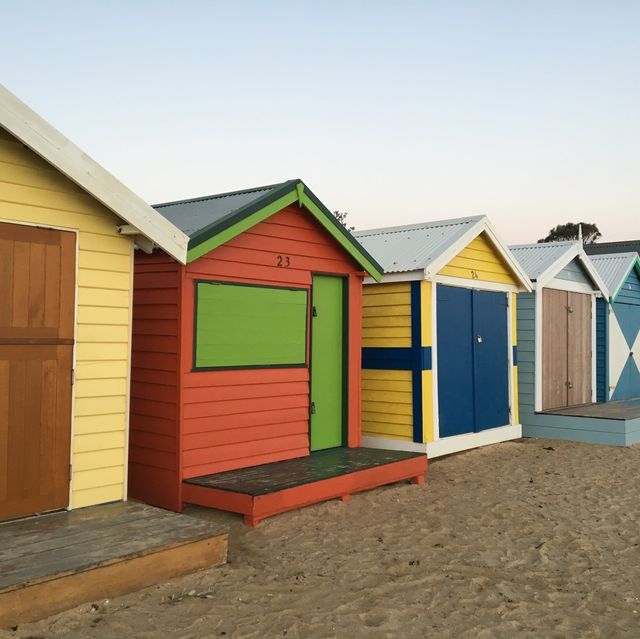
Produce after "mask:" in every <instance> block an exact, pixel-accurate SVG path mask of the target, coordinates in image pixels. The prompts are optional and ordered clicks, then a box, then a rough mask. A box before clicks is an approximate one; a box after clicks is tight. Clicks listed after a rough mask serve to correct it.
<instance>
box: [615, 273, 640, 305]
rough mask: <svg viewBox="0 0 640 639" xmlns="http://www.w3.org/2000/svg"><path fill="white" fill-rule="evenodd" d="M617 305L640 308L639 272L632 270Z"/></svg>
mask: <svg viewBox="0 0 640 639" xmlns="http://www.w3.org/2000/svg"><path fill="white" fill-rule="evenodd" d="M615 303H616V304H632V305H633V306H640V277H639V276H638V271H637V270H636V269H635V268H634V269H632V270H631V272H630V273H629V275H628V276H627V279H626V280H625V281H624V284H623V285H622V287H621V288H620V291H619V293H618V295H617V296H616V302H615Z"/></svg>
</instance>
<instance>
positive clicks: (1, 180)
mask: <svg viewBox="0 0 640 639" xmlns="http://www.w3.org/2000/svg"><path fill="white" fill-rule="evenodd" d="M0 220H2V221H7V222H17V223H20V222H24V223H29V224H39V225H42V226H53V227H56V228H61V229H68V230H73V231H76V232H77V233H78V249H79V250H78V253H77V269H78V270H77V322H76V346H75V357H76V365H75V367H76V383H75V388H74V406H73V440H72V457H71V462H72V480H71V490H72V492H71V501H70V507H71V508H78V507H81V506H89V505H93V504H99V503H104V502H109V501H116V500H120V499H123V498H124V496H125V476H126V460H127V448H126V444H127V441H126V440H127V437H126V432H127V423H128V397H129V393H128V387H129V379H128V378H129V358H130V337H129V331H130V328H129V327H130V314H131V276H132V260H133V242H132V240H131V239H130V238H127V237H123V236H121V235H119V234H118V233H117V230H116V227H117V226H118V225H119V224H122V221H121V220H120V219H119V218H117V217H116V216H115V215H114V214H113V213H111V212H110V211H109V210H108V209H106V208H105V207H104V206H102V205H101V204H100V203H99V202H97V201H96V200H95V199H93V198H92V197H91V196H90V195H88V194H87V193H86V192H85V191H83V190H82V189H80V188H79V187H78V186H76V185H75V184H74V183H73V182H71V181H70V180H69V179H68V178H66V177H65V176H64V175H62V174H61V173H60V172H59V171H57V170H56V169H54V168H53V167H51V165H49V164H48V163H46V162H45V161H44V160H42V159H41V158H40V157H39V156H37V155H36V154H35V153H33V152H32V151H31V150H29V149H28V148H27V147H25V146H24V145H22V144H21V143H20V142H18V141H17V140H16V139H15V138H13V137H12V136H11V135H9V134H8V133H7V132H6V131H4V130H3V129H0Z"/></svg>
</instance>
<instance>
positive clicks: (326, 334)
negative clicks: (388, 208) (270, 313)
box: [309, 275, 347, 451]
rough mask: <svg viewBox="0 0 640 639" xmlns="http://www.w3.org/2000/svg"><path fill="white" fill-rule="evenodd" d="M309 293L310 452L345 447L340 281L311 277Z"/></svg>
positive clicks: (341, 283)
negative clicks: (310, 306)
mask: <svg viewBox="0 0 640 639" xmlns="http://www.w3.org/2000/svg"><path fill="white" fill-rule="evenodd" d="M312 286H313V287H312V290H311V300H312V304H313V312H312V317H311V322H312V323H311V402H312V404H311V406H312V410H311V420H310V430H311V433H310V438H309V439H310V449H311V451H316V450H324V449H325V448H337V447H338V446H345V445H346V443H347V442H346V439H347V438H346V416H345V413H344V409H345V382H346V379H345V374H344V370H345V363H346V362H345V357H346V355H345V346H346V344H345V339H344V330H345V319H344V318H345V300H344V293H345V290H344V280H343V278H341V277H333V276H330V275H314V276H313V285H312Z"/></svg>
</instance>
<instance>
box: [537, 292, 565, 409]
mask: <svg viewBox="0 0 640 639" xmlns="http://www.w3.org/2000/svg"><path fill="white" fill-rule="evenodd" d="M567 346H568V345H567V292H566V291H558V290H556V289H553V288H545V289H543V290H542V410H551V409H552V408H562V407H564V406H567V384H566V382H567Z"/></svg>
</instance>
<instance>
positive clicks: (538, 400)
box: [534, 285, 544, 412]
mask: <svg viewBox="0 0 640 639" xmlns="http://www.w3.org/2000/svg"><path fill="white" fill-rule="evenodd" d="M543 290H544V289H542V288H539V287H538V286H537V285H536V289H535V302H536V306H535V309H536V328H535V332H534V339H535V348H536V353H535V367H534V370H535V383H534V386H535V411H536V412H540V411H541V410H542V337H543V335H542V291H543Z"/></svg>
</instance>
